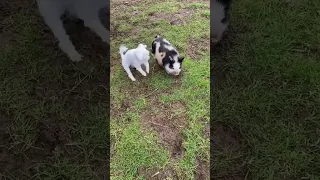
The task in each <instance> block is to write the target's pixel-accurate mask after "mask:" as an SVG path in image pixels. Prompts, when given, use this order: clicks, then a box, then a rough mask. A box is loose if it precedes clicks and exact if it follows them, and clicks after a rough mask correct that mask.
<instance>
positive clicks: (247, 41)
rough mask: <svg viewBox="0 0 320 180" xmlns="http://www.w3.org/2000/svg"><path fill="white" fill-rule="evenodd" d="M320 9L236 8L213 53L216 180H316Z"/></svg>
mask: <svg viewBox="0 0 320 180" xmlns="http://www.w3.org/2000/svg"><path fill="white" fill-rule="evenodd" d="M319 9H320V1H294V0H293V1H277V0H271V1H259V2H258V1H252V0H243V1H235V2H234V4H233V9H232V16H231V19H232V22H231V26H232V27H231V28H230V31H229V32H228V34H227V37H226V39H225V40H224V41H223V42H222V44H221V45H220V46H217V47H212V50H213V56H212V59H213V61H214V63H215V66H214V67H215V68H214V75H215V76H216V77H215V79H216V81H215V83H216V89H214V90H213V99H212V104H213V105H214V110H213V113H212V114H213V119H212V127H213V133H212V138H213V139H214V140H215V144H214V145H213V154H212V158H213V159H212V161H213V162H214V167H213V171H214V174H213V178H215V179H245V177H246V179H270V180H273V179H311V180H316V179H320V169H319V167H320V144H319V140H320V139H319V137H320V131H319V130H320V109H319V107H320V53H319V52H320V46H319V45H320V33H319V30H320V21H319V20H318V19H317V18H316V17H319Z"/></svg>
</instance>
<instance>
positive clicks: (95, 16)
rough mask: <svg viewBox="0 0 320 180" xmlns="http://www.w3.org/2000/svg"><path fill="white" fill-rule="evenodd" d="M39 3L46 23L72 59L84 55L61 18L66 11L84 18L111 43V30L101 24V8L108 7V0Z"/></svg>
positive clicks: (41, 1) (89, 26)
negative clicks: (75, 44) (76, 46)
mask: <svg viewBox="0 0 320 180" xmlns="http://www.w3.org/2000/svg"><path fill="white" fill-rule="evenodd" d="M37 4H38V8H39V11H40V14H41V15H42V16H43V18H44V21H45V23H46V24H47V25H48V26H49V27H50V29H51V30H52V32H53V34H54V35H55V37H56V38H57V39H58V40H59V46H60V48H61V49H62V50H63V51H64V52H65V53H66V54H67V55H68V56H69V58H70V59H71V60H72V61H81V59H82V55H81V54H79V53H78V52H77V51H76V49H75V47H74V46H73V44H72V42H71V41H70V39H69V36H68V35H67V33H66V31H65V29H64V27H63V24H62V21H61V19H60V18H61V16H62V15H63V14H64V13H65V12H66V11H68V12H69V13H70V14H71V15H72V16H75V17H78V18H79V19H82V20H83V21H84V25H85V26H87V27H88V28H90V29H91V30H93V31H94V32H95V33H96V34H97V35H98V36H100V37H101V39H102V40H103V41H104V42H106V43H108V44H109V42H110V41H109V37H110V32H109V31H108V30H107V29H106V28H105V27H104V26H103V25H102V24H101V21H100V18H99V10H101V9H102V8H105V7H108V3H107V1H106V0H37Z"/></svg>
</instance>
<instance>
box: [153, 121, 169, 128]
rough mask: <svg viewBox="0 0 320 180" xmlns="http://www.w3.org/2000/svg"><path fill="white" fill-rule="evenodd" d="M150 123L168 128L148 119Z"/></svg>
mask: <svg viewBox="0 0 320 180" xmlns="http://www.w3.org/2000/svg"><path fill="white" fill-rule="evenodd" d="M149 122H150V123H151V124H154V125H157V126H162V127H166V128H169V126H165V125H161V124H158V123H155V122H152V121H149Z"/></svg>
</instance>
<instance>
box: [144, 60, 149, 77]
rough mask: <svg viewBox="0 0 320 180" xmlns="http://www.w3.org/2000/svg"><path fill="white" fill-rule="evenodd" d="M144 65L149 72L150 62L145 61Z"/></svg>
mask: <svg viewBox="0 0 320 180" xmlns="http://www.w3.org/2000/svg"><path fill="white" fill-rule="evenodd" d="M144 66H146V72H147V73H148V74H149V62H146V63H144Z"/></svg>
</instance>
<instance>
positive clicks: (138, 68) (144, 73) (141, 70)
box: [136, 67, 147, 76]
mask: <svg viewBox="0 0 320 180" xmlns="http://www.w3.org/2000/svg"><path fill="white" fill-rule="evenodd" d="M136 69H137V70H138V71H139V72H140V73H141V74H142V76H147V74H146V72H144V71H143V69H142V68H141V67H136Z"/></svg>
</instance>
